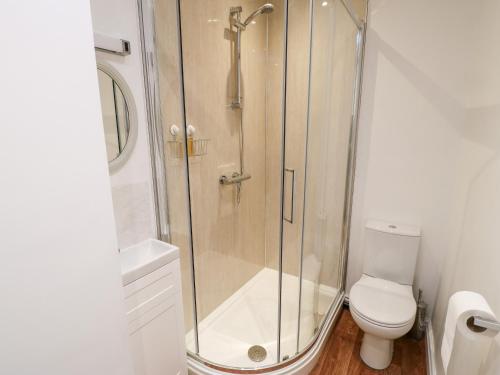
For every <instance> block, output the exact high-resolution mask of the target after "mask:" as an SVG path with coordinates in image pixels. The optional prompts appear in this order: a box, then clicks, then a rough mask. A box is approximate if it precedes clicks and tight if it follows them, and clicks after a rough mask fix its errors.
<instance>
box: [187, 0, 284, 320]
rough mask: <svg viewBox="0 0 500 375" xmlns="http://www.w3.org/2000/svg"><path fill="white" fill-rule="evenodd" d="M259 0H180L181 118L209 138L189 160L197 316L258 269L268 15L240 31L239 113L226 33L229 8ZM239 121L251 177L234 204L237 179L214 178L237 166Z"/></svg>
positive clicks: (251, 6) (263, 202)
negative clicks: (234, 105)
mask: <svg viewBox="0 0 500 375" xmlns="http://www.w3.org/2000/svg"><path fill="white" fill-rule="evenodd" d="M262 4H264V1H261V0H258V1H256V0H244V1H238V2H236V1H219V0H212V1H205V0H203V1H202V0H189V1H181V24H182V42H183V58H184V79H185V81H184V82H185V95H186V113H187V123H188V124H192V125H193V126H194V127H195V128H196V133H195V136H194V138H195V139H197V138H203V139H209V144H208V153H207V154H206V155H203V156H193V157H190V158H189V169H190V176H189V177H190V184H191V185H190V187H191V204H192V216H191V217H192V225H193V228H192V229H193V244H194V257H195V275H196V287H197V303H198V314H199V319H203V318H204V317H205V316H206V315H207V314H208V313H210V312H211V311H212V310H213V309H214V308H215V307H217V306H218V305H219V304H220V303H221V302H223V301H224V300H225V299H226V298H228V297H229V296H230V295H231V294H232V293H234V292H235V291H236V290H238V289H239V288H240V287H241V286H242V285H243V284H244V283H245V282H247V281H248V280H249V279H250V278H251V277H252V276H254V275H255V273H257V272H258V271H259V270H260V269H262V268H263V267H264V259H265V207H266V191H265V180H266V81H267V79H266V78H267V77H266V74H267V69H266V67H267V51H266V46H267V17H265V16H263V17H259V18H257V19H256V20H255V21H256V22H255V23H252V24H250V25H249V26H248V27H247V29H246V30H245V31H244V32H243V33H242V38H241V39H242V40H241V43H242V48H241V53H242V54H241V60H242V62H241V64H242V96H243V110H242V111H241V110H238V109H231V108H230V107H229V104H230V103H231V101H232V100H233V98H234V96H235V94H236V92H235V73H236V72H235V69H234V68H235V64H234V62H235V61H234V56H235V53H234V50H233V48H234V39H232V38H234V36H235V35H234V34H232V33H228V32H227V29H228V28H229V9H230V7H231V6H235V5H241V6H242V7H243V13H242V17H243V18H245V17H247V16H248V15H249V14H250V12H252V11H253V10H254V9H256V8H258V7H259V6H260V5H262ZM273 16H274V14H272V15H271V16H270V17H273ZM228 34H229V36H228ZM241 121H243V131H244V136H245V140H244V152H245V156H244V164H245V172H246V173H249V174H251V176H252V178H251V179H250V180H247V181H245V182H243V184H242V187H241V201H240V203H239V204H238V202H237V197H236V192H237V188H236V185H234V186H222V185H220V184H219V177H220V176H221V175H223V174H226V175H231V174H232V173H233V172H238V171H239V168H240V165H239V164H240V162H239V158H240V156H239V149H240V146H239V136H240V126H241V124H240V122H241Z"/></svg>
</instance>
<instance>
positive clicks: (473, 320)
mask: <svg viewBox="0 0 500 375" xmlns="http://www.w3.org/2000/svg"><path fill="white" fill-rule="evenodd" d="M467 327H468V328H469V329H470V330H471V331H472V332H477V333H481V332H484V331H486V330H487V329H490V330H492V331H496V332H500V322H498V321H496V320H490V319H485V318H482V317H480V316H471V317H470V318H469V319H467Z"/></svg>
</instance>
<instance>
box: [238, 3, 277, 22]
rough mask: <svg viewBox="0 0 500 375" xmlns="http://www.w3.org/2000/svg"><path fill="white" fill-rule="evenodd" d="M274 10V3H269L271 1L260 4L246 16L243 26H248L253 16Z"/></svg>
mask: <svg viewBox="0 0 500 375" xmlns="http://www.w3.org/2000/svg"><path fill="white" fill-rule="evenodd" d="M273 10H274V5H273V4H271V3H267V4H264V5H262V6H261V7H259V8H257V10H256V11H255V12H253V13H252V14H250V15H249V16H248V18H247V19H246V20H245V22H243V26H245V27H246V26H248V24H249V23H250V22H252V20H253V19H254V18H255V17H258V16H260V15H261V14H269V13H272V11H273Z"/></svg>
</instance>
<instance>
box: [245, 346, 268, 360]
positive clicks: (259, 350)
mask: <svg viewBox="0 0 500 375" xmlns="http://www.w3.org/2000/svg"><path fill="white" fill-rule="evenodd" d="M248 357H249V358H250V359H251V360H252V361H254V362H262V361H263V360H264V359H266V357H267V351H266V349H264V348H263V347H262V346H260V345H254V346H251V347H250V348H249V349H248Z"/></svg>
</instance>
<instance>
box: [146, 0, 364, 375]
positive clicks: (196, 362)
mask: <svg viewBox="0 0 500 375" xmlns="http://www.w3.org/2000/svg"><path fill="white" fill-rule="evenodd" d="M154 1H155V0H137V4H138V18H139V27H140V42H141V52H142V62H143V78H144V89H145V99H146V109H147V119H148V134H149V142H150V154H151V155H150V156H151V168H152V171H151V172H152V179H153V181H152V185H153V193H154V195H153V198H154V199H153V204H154V210H155V219H156V236H157V238H158V239H160V240H163V241H169V240H170V238H171V237H170V228H169V211H168V200H167V188H166V173H165V170H166V169H165V167H166V163H165V155H164V150H163V144H164V143H163V124H162V119H161V109H160V101H159V87H158V86H159V83H158V82H159V81H158V72H157V63H156V61H157V57H156V49H155V40H156V36H155V26H154V13H153V12H154V10H153V8H154V7H153V2H154ZM172 1H176V3H177V10H178V14H177V17H178V22H179V23H180V14H179V0H172ZM309 1H310V4H311V9H312V2H313V0H309ZM338 1H340V2H341V3H342V4H343V6H344V7H345V8H346V10H347V12H348V13H349V15H350V17H351V18H352V20H353V22H354V24H355V25H356V27H357V29H358V34H357V40H356V51H357V58H356V79H355V88H354V90H353V91H354V92H353V108H352V117H351V129H350V140H349V159H348V165H347V168H348V173H347V177H346V199H345V207H344V223H343V231H342V248H341V259H340V264H341V265H342V266H341V269H340V279H341V288H340V292H339V294H338V295H337V297H336V298H335V300H334V301H333V302H332V304H331V306H330V308H329V310H328V312H327V314H326V316H325V318H324V319H323V322H322V323H321V325H320V326H319V327H318V328H319V329H318V330H317V332H316V334H315V335H314V337H313V338H312V339H311V340H310V342H309V344H308V345H307V346H306V347H305V348H304V349H302V351H301V352H300V353H297V354H296V355H295V356H293V357H291V358H289V359H287V360H283V361H280V349H279V348H280V346H279V345H280V329H281V324H280V321H279V320H280V316H278V341H277V345H278V362H277V363H275V364H273V365H268V366H262V367H258V368H246V367H229V366H221V365H219V364H217V363H213V362H211V361H209V360H207V359H205V358H203V357H201V356H200V355H199V354H198V353H199V343H198V319H197V313H196V311H197V308H196V303H197V302H196V281H195V274H194V262H193V261H194V259H193V246H192V242H191V241H190V244H189V246H190V249H189V251H190V258H191V259H190V262H191V270H190V271H191V280H192V296H193V301H192V302H193V330H194V336H195V350H196V352H195V353H193V352H190V351H188V353H187V354H188V364H189V368H190V369H191V370H194V371H196V372H197V373H199V374H228V373H231V372H233V373H235V372H236V373H237V372H242V371H243V372H245V373H254V374H257V373H268V374H273V375H285V374H291V373H296V372H298V371H301V370H302V369H303V368H305V367H304V366H306V365H305V364H304V361H310V362H311V361H314V359H315V358H317V356H318V355H319V353H320V351H321V350H322V348H323V345H324V344H325V342H326V339H327V338H328V336H329V332H330V331H331V329H332V328H333V326H334V324H335V323H336V321H337V320H338V318H339V313H340V310H341V309H342V306H343V303H344V299H345V285H346V267H347V257H348V244H349V232H350V223H351V210H352V198H353V189H354V174H355V162H356V145H357V131H358V121H359V108H360V98H361V85H362V72H363V59H364V50H365V41H366V23H365V22H364V21H362V20H360V19H359V18H358V17H357V15H356V13H355V12H354V11H353V10H352V9H351V7H350V5H349V4H348V3H346V1H345V0H338ZM368 2H369V0H367V8H368ZM284 8H285V17H284V32H285V35H287V30H288V19H287V16H288V1H287V0H284ZM366 14H368V12H366ZM239 21H240V22H241V20H239ZM241 25H242V26H246V25H244V23H243V24H241ZM240 27H241V26H240ZM284 40H285V41H284V43H285V46H284V47H285V48H284V62H285V63H284V70H283V74H284V76H283V88H282V89H283V93H285V92H286V61H287V60H286V58H287V55H286V54H287V48H286V43H287V42H286V40H287V38H286V37H285V38H284ZM180 60H181V61H180V64H182V56H181V58H180ZM240 69H241V67H240ZM181 75H182V72H181ZM183 80H184V78H183V77H182V76H181V82H183ZM181 86H183V84H182V85H181ZM240 89H241V87H240ZM240 93H241V92H240ZM183 95H184V93H182V96H183ZM238 98H240V95H238ZM181 100H183V99H181ZM283 102H285V98H283ZM240 104H241V102H240ZM284 104H285V103H283V105H284ZM182 105H183V106H184V103H183V104H182ZM184 116H185V113H184ZM282 121H283V124H282V126H283V128H284V127H285V118H284V117H283V120H282ZM283 146H284V139H283ZM185 151H186V155H187V143H186V144H185ZM187 164H188V163H187V158H186V167H187V168H188V165H187ZM282 164H283V165H284V158H283V160H282ZM282 173H284V167H283V168H282ZM188 179H189V176H188ZM188 185H189V181H188ZM282 188H283V186H282ZM188 193H189V192H188ZM188 197H189V194H188ZM281 206H282V209H281V210H282V211H283V202H281ZM189 215H190V214H189ZM282 218H283V212H282ZM189 230H190V231H191V228H189ZM191 238H192V233H191ZM281 241H282V240H281ZM282 252H283V246H282V244H281V245H280V251H279V268H280V272H281V271H282ZM281 289H282V285H281V276H280V280H279V299H278V312H279V314H280V312H281V292H282V290H281ZM299 311H300V309H299Z"/></svg>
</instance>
